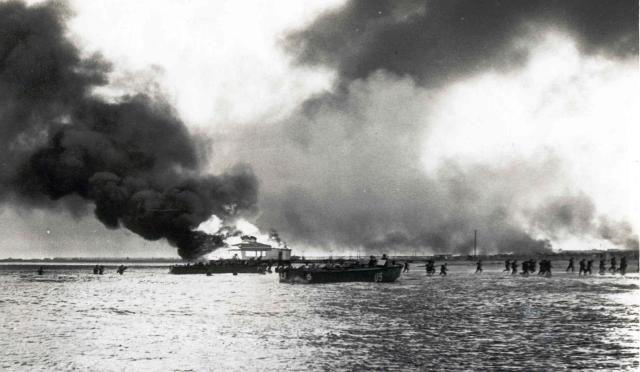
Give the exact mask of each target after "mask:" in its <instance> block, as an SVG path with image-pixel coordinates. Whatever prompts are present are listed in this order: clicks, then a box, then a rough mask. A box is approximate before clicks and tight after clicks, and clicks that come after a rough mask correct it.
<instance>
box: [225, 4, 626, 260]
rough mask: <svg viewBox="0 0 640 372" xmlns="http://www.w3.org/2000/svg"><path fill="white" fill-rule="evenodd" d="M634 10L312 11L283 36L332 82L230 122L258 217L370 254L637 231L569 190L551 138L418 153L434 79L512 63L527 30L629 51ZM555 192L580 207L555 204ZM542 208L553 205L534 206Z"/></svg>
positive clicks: (401, 7)
mask: <svg viewBox="0 0 640 372" xmlns="http://www.w3.org/2000/svg"><path fill="white" fill-rule="evenodd" d="M637 14H638V4H637V1H624V0H622V1H612V2H602V1H590V0H587V1H583V0H576V1H571V0H568V1H551V0H549V1H476V0H465V1H449V0H442V1H350V2H348V3H347V4H346V5H345V6H344V7H342V8H340V9H337V10H333V11H331V12H329V13H326V14H324V15H322V16H320V17H319V18H318V19H317V20H316V21H315V22H313V23H312V24H311V25H309V26H308V27H306V28H305V29H303V30H297V31H294V32H292V33H290V34H289V35H288V36H287V37H286V38H284V40H285V42H284V47H285V48H286V49H287V50H288V51H289V52H290V53H291V54H292V55H294V56H295V57H296V58H297V61H298V62H299V63H302V64H307V65H317V66H325V67H330V68H333V69H334V70H335V71H337V81H336V83H335V86H334V88H333V89H332V90H331V91H329V92H325V93H321V94H319V95H317V96H315V97H312V98H311V99H309V100H307V101H306V102H305V103H304V105H302V106H301V107H300V108H299V109H298V110H297V111H295V112H294V113H293V114H292V115H291V116H290V117H288V118H287V119H285V120H283V121H281V122H279V123H276V124H270V125H264V124H260V125H255V126H252V127H250V128H249V129H248V130H247V131H246V132H245V133H226V135H227V137H226V142H227V145H228V146H237V145H238V144H240V143H241V144H242V146H243V150H242V151H241V152H240V153H239V154H238V156H240V157H241V158H242V159H243V160H244V161H247V162H249V163H251V164H252V165H254V168H255V169H257V172H258V173H259V176H260V179H261V182H262V185H263V188H262V195H261V211H262V215H261V217H260V219H259V221H258V222H259V223H261V224H263V225H265V226H275V227H277V228H278V230H279V231H281V232H282V233H283V234H285V235H286V236H287V238H288V239H289V240H290V241H291V242H292V243H294V244H302V245H307V246H312V247H318V248H321V249H334V248H335V249H341V248H342V249H344V248H347V249H348V248H356V247H364V248H365V249H368V250H370V251H372V252H374V251H375V252H378V253H380V252H389V251H390V250H394V249H396V248H397V249H399V250H400V249H404V250H405V251H408V250H411V251H412V250H414V249H415V250H420V251H422V252H429V251H431V252H452V251H453V252H459V253H468V252H471V251H472V247H473V230H478V231H479V241H480V246H481V248H482V250H483V251H484V252H519V253H524V252H544V251H547V250H549V249H550V248H551V244H550V241H549V239H550V238H553V237H555V236H557V235H560V234H559V230H561V229H564V230H565V231H567V232H568V233H572V234H578V235H579V234H589V235H594V234H596V235H597V232H598V231H602V233H599V236H600V237H605V236H609V235H610V236H617V237H616V238H615V239H610V240H611V241H615V242H616V244H619V242H625V243H622V244H623V245H627V244H626V242H631V244H633V241H637V238H635V240H634V234H633V231H631V230H630V229H628V230H625V229H622V228H620V227H619V226H618V227H617V228H615V231H616V233H612V232H611V233H607V232H608V230H607V229H606V228H605V227H606V226H610V225H611V224H609V225H599V224H598V223H597V219H598V218H599V217H597V213H596V212H595V206H592V207H593V208H594V210H589V208H591V207H590V206H589V204H588V202H587V205H586V206H585V205H583V200H582V199H583V198H586V199H587V200H588V197H586V196H584V197H580V200H572V199H571V198H569V199H566V198H565V197H566V190H575V185H573V184H571V182H570V181H569V180H568V179H566V177H565V173H566V172H565V171H566V170H565V169H564V166H565V165H564V163H563V159H561V158H558V157H557V156H556V154H554V153H553V151H549V152H538V153H536V154H535V155H534V156H524V155H523V157H522V158H518V159H515V160H512V161H509V162H500V163H489V164H487V163H483V162H482V161H478V162H471V163H469V162H459V161H457V160H456V159H450V161H449V162H448V163H445V164H442V165H441V166H440V168H439V170H437V171H436V172H431V173H427V172H426V171H425V167H424V165H423V163H422V162H421V159H422V157H423V154H424V152H425V149H424V138H425V137H428V135H429V131H430V126H431V124H432V123H431V120H430V117H429V115H430V108H431V107H433V106H434V105H437V102H435V95H436V91H437V90H438V89H441V88H442V87H443V85H447V84H451V83H454V82H455V81H457V80H459V79H462V78H465V77H469V76H473V75H475V74H477V73H481V72H486V71H492V72H496V71H514V70H517V69H519V68H522V67H523V66H525V65H526V64H527V61H528V58H529V51H530V49H529V47H530V43H528V42H529V41H531V40H532V39H536V38H538V37H542V36H541V35H542V34H543V33H544V32H545V31H548V30H555V29H558V30H561V31H562V32H564V33H567V34H570V35H571V36H572V37H573V39H575V41H576V42H577V45H578V48H579V52H580V53H584V55H603V56H605V57H604V58H608V59H612V60H618V59H619V60H625V61H626V60H635V61H637V53H638V49H637V44H638V30H637V24H638V23H637V20H638V16H637ZM488 124H490V123H488ZM516 146H517V144H516ZM575 194H576V195H580V193H579V191H576V192H575ZM555 198H559V199H558V201H554V200H555ZM565 202H569V203H570V204H571V203H574V202H575V204H576V205H573V204H572V206H571V208H574V209H576V210H575V211H572V212H564V211H563V207H560V208H558V207H556V206H555V204H557V203H565ZM539 205H543V207H540V208H541V210H540V211H536V210H537V209H538V208H539V207H538V206H539ZM549 205H551V206H550V207H549ZM532 211H533V212H532ZM547 212H548V213H552V214H553V215H554V217H552V218H550V219H544V218H541V217H540V216H542V215H544V214H545V213H547ZM585 215H587V216H585ZM594 221H595V222H594ZM561 226H564V227H561ZM536 232H539V234H538V233H536ZM619 234H622V235H624V237H618V235H619ZM607 239H609V238H607ZM636 246H637V243H636Z"/></svg>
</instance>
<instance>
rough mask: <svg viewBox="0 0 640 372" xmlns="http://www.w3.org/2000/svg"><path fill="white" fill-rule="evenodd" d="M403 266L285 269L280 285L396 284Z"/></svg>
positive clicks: (282, 271) (281, 274)
mask: <svg viewBox="0 0 640 372" xmlns="http://www.w3.org/2000/svg"><path fill="white" fill-rule="evenodd" d="M401 271H402V265H382V266H378V265H375V266H358V265H352V266H349V267H307V266H302V267H297V268H294V267H284V268H280V269H279V270H278V273H279V275H280V283H290V284H295V283H300V284H313V283H340V282H382V283H389V282H395V281H396V280H397V279H398V278H399V277H400V273H401Z"/></svg>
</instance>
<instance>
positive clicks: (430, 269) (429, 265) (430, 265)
mask: <svg viewBox="0 0 640 372" xmlns="http://www.w3.org/2000/svg"><path fill="white" fill-rule="evenodd" d="M425 270H426V272H427V275H428V276H432V275H434V274H435V273H436V263H435V261H434V260H427V262H426V264H425ZM447 270H448V268H447V264H446V263H443V264H442V265H440V276H447Z"/></svg>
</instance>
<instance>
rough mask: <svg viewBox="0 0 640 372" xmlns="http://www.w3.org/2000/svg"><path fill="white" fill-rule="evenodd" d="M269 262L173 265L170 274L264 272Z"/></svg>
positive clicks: (216, 262)
mask: <svg viewBox="0 0 640 372" xmlns="http://www.w3.org/2000/svg"><path fill="white" fill-rule="evenodd" d="M270 266H271V265H270V263H269V262H262V261H261V260H219V261H209V262H199V263H196V264H193V265H192V264H186V265H175V266H172V267H171V269H169V273H171V274H178V275H184V274H206V275H212V274H265V273H266V272H267V271H268V270H269V269H270Z"/></svg>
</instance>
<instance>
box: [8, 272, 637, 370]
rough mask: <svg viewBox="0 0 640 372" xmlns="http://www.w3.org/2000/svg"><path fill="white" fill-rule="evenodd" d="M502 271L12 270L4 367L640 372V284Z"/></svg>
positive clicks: (616, 279)
mask: <svg viewBox="0 0 640 372" xmlns="http://www.w3.org/2000/svg"><path fill="white" fill-rule="evenodd" d="M554 266H555V265H554ZM560 266H562V265H560V264H559V265H558V266H556V267H560ZM498 267H499V266H498V265H495V267H494V268H493V270H488V271H485V273H483V274H481V275H473V274H472V272H473V269H474V267H473V265H472V264H470V265H468V266H452V267H451V271H450V274H451V275H450V276H448V277H445V278H443V277H430V278H429V277H425V275H424V272H423V268H420V267H417V266H415V265H414V266H413V267H412V271H411V272H410V273H408V274H404V275H403V277H402V278H401V279H400V280H399V281H398V282H397V283H389V284H379V283H344V284H328V285H288V284H279V283H278V282H277V276H276V275H273V274H272V275H238V276H232V275H217V276H211V277H206V276H204V275H197V276H174V275H169V274H168V270H167V268H135V267H133V268H130V269H129V271H127V272H126V273H125V275H123V276H119V275H116V274H115V273H113V270H110V272H108V273H107V274H105V275H103V276H94V275H92V274H90V273H89V270H87V269H79V268H66V269H57V270H56V269H53V268H51V269H49V270H48V271H47V273H46V274H45V275H44V276H43V277H37V276H36V275H33V273H32V272H31V271H24V268H21V267H19V266H16V267H9V268H7V267H5V268H3V269H0V369H2V370H46V371H51V370H91V371H94V370H105V371H111V370H113V371H121V370H127V371H141V370H158V371H160V370H161V371H172V370H173V371H190V370H193V371H202V370H249V371H252V370H280V369H286V370H390V369H391V370H434V369H435V370H444V369H446V370H487V369H501V370H552V369H553V370H557V369H587V370H589V369H593V370H597V369H603V370H621V369H627V370H636V369H638V351H639V346H640V345H639V342H638V339H639V337H640V325H639V323H638V319H639V307H638V294H639V290H638V275H637V274H631V275H628V276H627V277H625V278H622V277H620V276H604V277H601V276H597V275H595V276H592V277H589V278H584V279H583V278H578V277H577V275H567V274H555V275H554V277H553V278H539V277H529V278H523V277H519V276H518V277H511V276H507V275H503V274H501V273H500V270H499V269H498ZM485 269H486V267H485ZM489 269H492V268H491V267H490V268H489Z"/></svg>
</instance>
